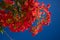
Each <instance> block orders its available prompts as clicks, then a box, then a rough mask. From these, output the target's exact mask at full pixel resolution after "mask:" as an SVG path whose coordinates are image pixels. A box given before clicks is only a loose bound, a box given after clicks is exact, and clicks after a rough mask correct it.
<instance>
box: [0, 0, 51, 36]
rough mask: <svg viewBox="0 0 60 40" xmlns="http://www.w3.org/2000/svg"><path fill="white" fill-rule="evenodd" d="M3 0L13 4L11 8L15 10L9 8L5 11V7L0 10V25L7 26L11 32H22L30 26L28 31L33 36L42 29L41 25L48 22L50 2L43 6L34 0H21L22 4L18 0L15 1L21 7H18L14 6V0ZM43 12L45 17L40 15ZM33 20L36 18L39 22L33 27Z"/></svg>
mask: <svg viewBox="0 0 60 40" xmlns="http://www.w3.org/2000/svg"><path fill="white" fill-rule="evenodd" d="M3 1H4V3H6V4H8V5H12V6H13V5H14V7H13V10H14V11H15V12H13V10H11V9H10V10H9V9H8V12H6V10H7V8H5V9H4V8H2V9H1V10H0V25H1V26H3V27H9V28H10V30H11V31H12V32H20V31H22V32H23V31H25V30H28V28H30V32H32V33H33V36H34V35H36V34H38V32H40V31H41V30H42V26H43V25H47V24H49V23H50V12H49V11H48V8H49V7H50V4H48V5H47V6H45V4H44V3H42V5H40V3H39V2H38V1H36V0H25V1H23V2H24V4H23V5H21V4H20V3H19V1H17V6H18V7H21V9H18V8H17V7H16V6H15V1H12V0H3ZM12 6H10V7H12ZM41 10H43V11H41ZM44 14H45V15H46V17H44V16H42V15H44ZM35 20H38V21H39V22H38V23H37V26H35V27H33V26H32V24H33V22H35Z"/></svg>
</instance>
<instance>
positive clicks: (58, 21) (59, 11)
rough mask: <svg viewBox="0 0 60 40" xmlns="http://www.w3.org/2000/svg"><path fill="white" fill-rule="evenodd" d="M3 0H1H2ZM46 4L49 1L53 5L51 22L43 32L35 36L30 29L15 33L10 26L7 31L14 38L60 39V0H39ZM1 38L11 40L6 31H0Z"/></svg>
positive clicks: (16, 39)
mask: <svg viewBox="0 0 60 40" xmlns="http://www.w3.org/2000/svg"><path fill="white" fill-rule="evenodd" d="M0 1H1V0H0ZM39 2H44V3H45V4H46V5H47V4H48V3H49V4H51V7H50V9H49V11H50V12H51V23H50V25H49V26H44V27H43V30H42V32H40V33H39V34H38V35H36V36H35V37H33V36H32V35H31V33H30V32H29V31H25V32H19V33H13V32H11V31H10V30H9V29H8V28H5V31H6V32H7V33H8V34H9V36H10V37H11V38H12V39H13V40H60V0H39ZM0 40H10V39H9V38H8V37H7V36H6V35H5V33H4V34H3V35H2V34H1V33H0Z"/></svg>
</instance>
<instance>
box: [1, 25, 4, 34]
mask: <svg viewBox="0 0 60 40" xmlns="http://www.w3.org/2000/svg"><path fill="white" fill-rule="evenodd" d="M3 32H4V31H3V28H2V26H0V33H2V34H3Z"/></svg>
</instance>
